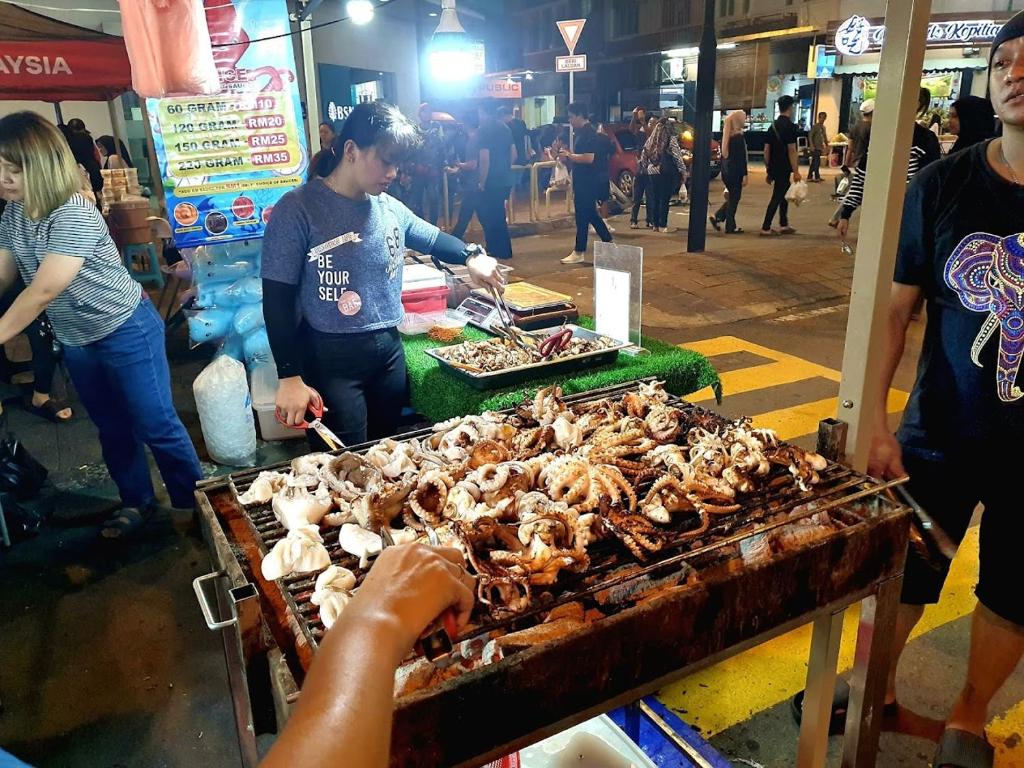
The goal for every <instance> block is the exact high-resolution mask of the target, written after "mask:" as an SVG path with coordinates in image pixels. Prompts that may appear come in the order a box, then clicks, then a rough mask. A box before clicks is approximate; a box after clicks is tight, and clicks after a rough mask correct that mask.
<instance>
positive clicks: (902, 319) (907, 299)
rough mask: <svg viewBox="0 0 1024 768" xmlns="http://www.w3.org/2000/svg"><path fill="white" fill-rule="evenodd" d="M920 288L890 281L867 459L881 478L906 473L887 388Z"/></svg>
mask: <svg viewBox="0 0 1024 768" xmlns="http://www.w3.org/2000/svg"><path fill="white" fill-rule="evenodd" d="M922 296H923V292H922V290H921V286H919V285H903V284H902V283H893V284H892V290H891V291H890V293H889V314H888V319H887V324H886V335H885V356H884V357H883V358H882V366H881V368H880V371H879V376H880V382H879V388H878V399H877V400H876V401H875V404H874V411H875V413H874V422H873V423H874V437H873V438H872V441H871V456H870V458H869V460H868V474H870V475H873V476H875V477H881V478H894V477H902V476H903V475H905V474H906V470H904V469H903V460H902V457H901V455H900V454H901V451H900V446H899V443H898V442H897V441H896V436H895V435H893V433H892V430H891V429H889V418H888V411H889V409H888V402H889V388H890V387H892V380H893V377H894V376H895V375H896V369H897V368H899V365H900V360H902V359H903V350H904V348H905V347H906V343H907V327H908V326H909V325H910V319H911V316H912V315H913V314H914V310H915V309H916V308H917V305H918V303H919V302H920V301H921V298H922Z"/></svg>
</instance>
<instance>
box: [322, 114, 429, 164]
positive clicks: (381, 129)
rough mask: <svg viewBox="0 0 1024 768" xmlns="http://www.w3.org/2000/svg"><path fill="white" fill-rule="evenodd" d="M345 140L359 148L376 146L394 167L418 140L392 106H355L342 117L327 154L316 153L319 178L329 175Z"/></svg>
mask: <svg viewBox="0 0 1024 768" xmlns="http://www.w3.org/2000/svg"><path fill="white" fill-rule="evenodd" d="M349 141H353V142H355V145H356V146H357V147H359V148H360V149H369V148H370V147H376V148H377V151H378V153H382V154H384V156H385V157H386V158H387V160H388V162H390V163H393V164H395V165H398V164H399V163H401V162H402V161H403V160H405V159H406V158H407V157H408V156H409V155H410V154H412V153H413V152H414V151H415V150H416V149H417V148H418V147H419V145H420V141H421V139H420V134H419V131H418V129H417V128H416V126H415V125H413V123H412V121H410V120H409V118H407V117H406V116H405V115H403V114H402V113H401V112H399V111H398V108H397V107H395V106H394V105H392V104H386V103H384V102H382V101H375V102H373V103H369V104H359V105H358V106H356V107H355V108H354V109H353V110H352V112H351V114H349V116H348V117H347V118H345V125H344V126H343V127H342V129H341V131H339V132H338V135H337V136H335V137H334V141H332V142H331V148H330V151H329V152H321V153H320V161H319V163H318V164H317V169H316V171H317V174H318V175H319V176H324V177H326V176H329V175H330V174H331V172H332V171H333V170H334V169H335V168H337V167H338V163H340V162H341V158H342V155H343V154H344V153H345V144H347V143H348V142H349Z"/></svg>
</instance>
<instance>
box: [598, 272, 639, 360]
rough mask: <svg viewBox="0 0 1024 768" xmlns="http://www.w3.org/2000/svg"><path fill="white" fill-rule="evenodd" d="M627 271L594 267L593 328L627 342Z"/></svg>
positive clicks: (628, 339) (602, 333)
mask: <svg viewBox="0 0 1024 768" xmlns="http://www.w3.org/2000/svg"><path fill="white" fill-rule="evenodd" d="M629 279H630V275H629V272H621V271H619V270H617V269H601V268H599V267H595V269H594V328H595V330H596V331H597V332H598V333H600V334H601V335H603V336H610V337H611V338H613V339H616V340H617V341H622V342H626V343H629V342H630V338H629V310H630V306H629Z"/></svg>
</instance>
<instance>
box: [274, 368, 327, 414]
mask: <svg viewBox="0 0 1024 768" xmlns="http://www.w3.org/2000/svg"><path fill="white" fill-rule="evenodd" d="M319 403H320V396H319V395H318V394H317V393H316V390H314V389H312V388H311V387H308V386H306V382H304V381H303V380H302V377H301V376H290V377H288V378H287V379H281V381H280V382H278V385H277V398H276V400H275V401H274V405H275V406H277V416H278V420H279V421H280V422H281V423H282V424H284V425H285V426H286V427H297V426H299V425H300V424H301V423H302V422H304V421H305V420H306V412H307V411H308V410H309V408H310V406H311V405H317V404H319Z"/></svg>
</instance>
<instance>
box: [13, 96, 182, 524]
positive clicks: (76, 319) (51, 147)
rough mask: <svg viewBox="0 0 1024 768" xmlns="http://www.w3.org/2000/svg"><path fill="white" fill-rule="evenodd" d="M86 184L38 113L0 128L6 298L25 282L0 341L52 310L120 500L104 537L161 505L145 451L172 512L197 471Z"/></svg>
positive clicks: (157, 329) (163, 365)
mask: <svg viewBox="0 0 1024 768" xmlns="http://www.w3.org/2000/svg"><path fill="white" fill-rule="evenodd" d="M80 186H81V181H80V179H79V175H78V166H77V164H76V163H75V160H74V157H73V156H72V154H71V151H70V149H68V145H67V142H65V141H64V137H63V136H62V135H61V133H60V132H59V131H58V130H57V128H56V126H54V125H53V124H52V123H50V122H48V121H47V120H45V119H44V118H42V117H40V116H39V115H37V114H35V113H34V112H16V113H14V114H11V115H8V116H7V117H4V118H3V119H0V194H2V195H3V197H4V199H5V200H7V207H6V208H5V209H4V213H3V217H2V218H0V291H2V290H4V289H6V288H7V287H8V286H10V285H11V284H12V283H13V282H14V280H15V279H16V278H17V277H18V276H19V275H20V276H21V278H22V279H23V280H24V281H25V285H26V288H25V290H24V291H23V292H22V293H21V295H20V296H18V298H17V299H16V300H15V301H14V303H13V304H12V305H11V307H10V309H8V310H7V311H6V312H5V313H4V314H3V315H2V316H0V344H4V343H6V342H7V341H9V340H10V339H11V338H13V337H14V336H15V335H16V334H18V333H20V332H21V331H22V330H24V329H25V327H26V326H27V325H28V324H29V323H31V322H32V321H33V320H35V319H36V318H37V317H39V315H40V314H42V313H43V312H44V311H45V312H46V313H47V316H48V317H49V319H50V323H51V325H52V326H53V331H54V335H55V336H56V337H57V340H58V341H59V342H61V344H63V346H64V360H65V364H66V365H67V369H68V372H69V373H70V374H71V380H72V381H73V382H74V385H75V389H76V390H77V391H78V395H79V397H80V398H81V400H82V404H83V405H84V406H85V408H86V410H87V411H88V412H89V416H90V417H91V418H92V420H93V422H94V423H95V424H96V427H97V428H98V429H99V437H100V445H101V446H102V449H103V459H104V461H105V462H106V464H107V469H108V470H109V471H110V476H111V477H112V478H113V480H114V482H115V483H116V484H117V487H118V491H119V492H120V495H121V503H122V505H123V507H122V508H121V509H120V510H119V511H118V512H116V513H115V514H114V516H113V517H112V518H111V519H110V520H108V521H107V523H106V524H105V525H104V528H103V535H104V536H105V537H106V538H118V537H121V536H124V535H125V534H127V533H130V532H132V531H134V530H135V529H136V528H138V527H139V526H140V525H141V524H142V523H143V522H144V521H145V520H146V518H147V516H148V514H149V512H150V511H151V510H152V508H153V505H154V491H153V484H152V481H151V479H150V473H149V463H148V461H147V459H146V452H145V450H144V446H145V445H148V446H149V448H150V450H151V451H152V453H153V457H154V458H155V459H156V463H157V466H158V467H159V468H160V474H161V475H162V476H163V479H164V483H165V484H166V486H167V492H168V494H169V495H170V498H171V504H172V505H173V506H175V507H179V508H188V507H191V506H192V503H193V502H192V492H193V490H194V488H195V483H196V481H197V480H199V479H200V477H201V476H202V474H201V470H200V468H199V460H198V458H197V457H196V452H195V448H194V447H193V446H192V442H191V440H190V439H189V436H188V433H187V432H186V431H185V427H184V426H183V425H182V423H181V420H180V419H179V418H178V414H177V413H176V412H175V410H174V404H173V403H172V401H171V382H170V372H169V369H168V365H167V354H166V351H165V349H164V326H163V322H162V321H161V320H160V316H159V315H158V314H157V312H156V310H155V309H154V308H153V305H152V304H151V303H150V301H149V299H148V298H147V297H145V296H144V295H143V294H142V289H141V287H140V286H139V284H138V283H136V282H135V281H134V280H133V279H132V277H131V275H130V274H129V273H128V271H127V270H126V269H125V268H124V265H123V264H122V263H121V257H120V254H119V253H118V250H117V247H116V246H115V245H114V243H113V241H112V240H111V239H110V233H109V232H108V231H107V225H106V223H104V221H103V218H102V216H100V213H99V211H98V210H97V209H96V206H95V205H93V204H92V203H90V202H89V201H87V200H86V199H85V198H84V197H83V196H82V195H81V194H80V192H79V187H80Z"/></svg>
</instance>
